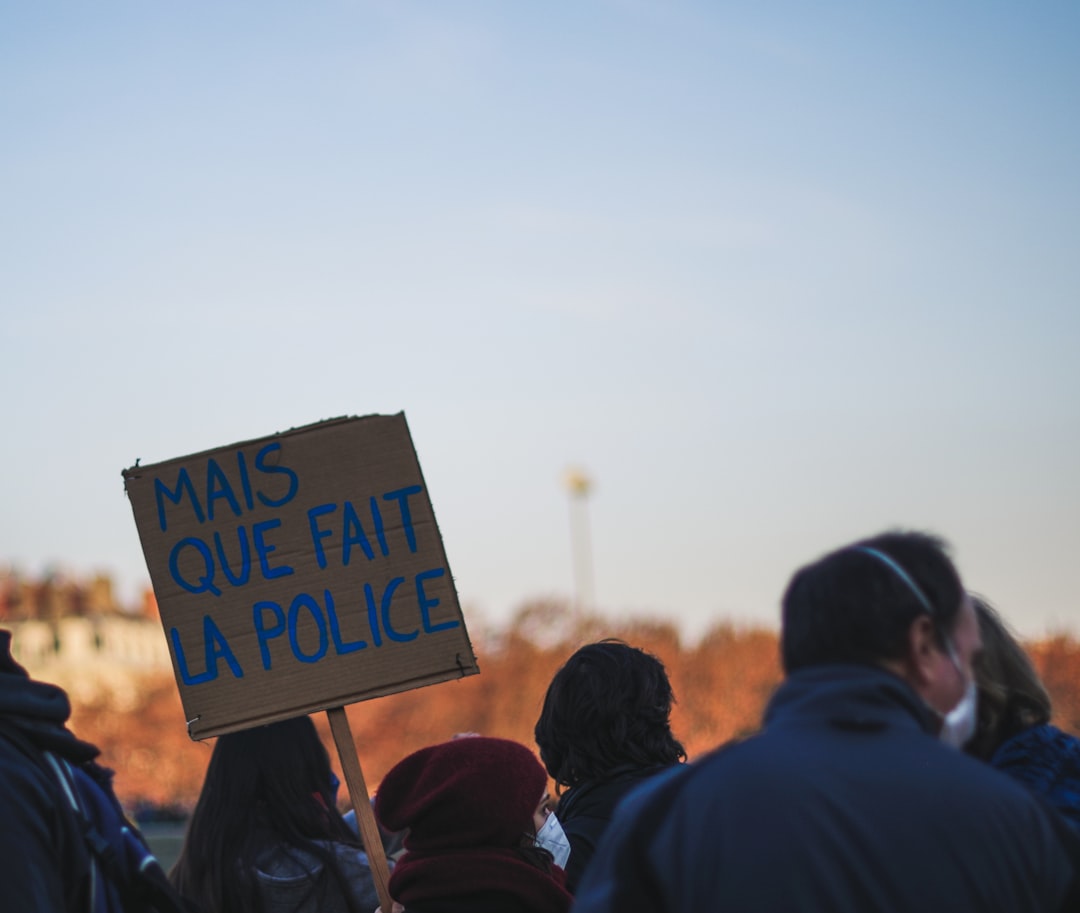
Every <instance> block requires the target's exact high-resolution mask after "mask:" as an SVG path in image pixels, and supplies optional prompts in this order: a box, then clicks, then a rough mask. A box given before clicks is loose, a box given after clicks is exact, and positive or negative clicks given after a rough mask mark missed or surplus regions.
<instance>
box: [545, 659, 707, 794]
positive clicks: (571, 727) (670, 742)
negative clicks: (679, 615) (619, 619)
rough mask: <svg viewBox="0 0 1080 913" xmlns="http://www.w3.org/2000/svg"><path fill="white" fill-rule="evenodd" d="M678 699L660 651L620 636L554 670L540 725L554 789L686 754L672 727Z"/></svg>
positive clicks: (675, 759) (664, 763)
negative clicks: (657, 654)
mask: <svg viewBox="0 0 1080 913" xmlns="http://www.w3.org/2000/svg"><path fill="white" fill-rule="evenodd" d="M674 702H675V696H674V694H673V693H672V690H671V683H670V682H669V681H668V677H667V672H666V670H665V669H664V664H663V663H662V662H660V660H658V659H657V658H656V657H655V656H652V655H651V654H649V653H646V652H645V651H644V650H639V649H638V648H637V647H631V646H630V645H629V644H625V643H623V642H622V641H618V640H604V641H601V642H599V643H595V644H588V645H587V646H584V647H582V648H581V649H580V650H578V651H577V652H576V653H575V654H574V655H573V656H571V657H570V658H569V659H568V660H567V661H566V664H565V665H564V666H563V667H562V668H561V669H560V670H559V671H558V672H556V673H555V677H554V678H553V679H552V680H551V684H550V685H549V686H548V690H547V694H546V695H545V696H544V706H543V709H542V710H541V711H540V719H538V720H537V722H536V728H535V730H534V735H535V737H536V744H537V745H538V746H539V747H540V758H541V760H542V761H543V762H544V766H545V767H546V768H547V771H548V773H549V774H551V776H552V778H553V779H554V780H555V785H556V789H559V788H561V787H564V786H570V787H573V786H576V785H577V784H579V783H582V782H584V781H585V780H594V779H603V778H604V777H606V776H610V775H611V774H612V773H613V772H615V771H616V770H617V769H618V768H622V767H630V768H646V767H659V766H667V765H671V764H676V763H678V762H679V761H680V760H681V759H683V758H685V757H686V750H685V749H684V748H683V747H682V745H681V744H680V743H679V741H678V740H677V739H676V738H675V736H674V735H672V733H671V724H670V717H671V706H672V704H673V703H674Z"/></svg>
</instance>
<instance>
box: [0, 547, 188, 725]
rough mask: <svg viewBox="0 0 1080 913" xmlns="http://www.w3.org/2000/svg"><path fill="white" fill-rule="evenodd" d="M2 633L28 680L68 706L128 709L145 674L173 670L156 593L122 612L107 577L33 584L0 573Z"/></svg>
mask: <svg viewBox="0 0 1080 913" xmlns="http://www.w3.org/2000/svg"><path fill="white" fill-rule="evenodd" d="M0 627H4V628H7V629H8V630H10V631H11V632H12V644H11V645H12V653H13V655H14V657H15V659H16V660H17V661H18V662H19V663H20V664H22V665H23V666H24V667H25V668H26V669H27V671H28V672H30V674H31V675H32V676H34V678H37V679H40V680H42V681H48V682H54V683H55V684H57V685H60V686H61V687H63V688H64V689H65V690H66V691H67V692H68V693H69V694H70V695H71V696H72V698H73V700H78V701H82V702H93V701H95V700H102V699H104V700H108V701H111V702H115V703H117V704H119V705H121V706H122V705H124V704H131V703H134V702H135V701H136V700H137V698H138V693H139V683H140V680H141V679H142V678H143V677H145V675H146V674H148V673H160V672H166V673H168V672H169V671H170V670H171V668H172V666H171V660H170V658H169V650H168V646H167V644H166V641H165V635H164V632H163V631H162V628H161V622H160V620H159V616H158V611H157V602H156V600H155V599H154V595H153V590H151V589H149V588H147V590H146V591H145V593H144V594H143V596H142V599H141V600H140V602H139V604H138V605H136V606H134V607H123V606H120V605H119V604H118V602H117V600H116V599H115V597H114V588H113V582H112V579H111V578H110V577H109V576H108V575H105V574H98V575H96V576H93V577H91V578H90V579H87V580H80V579H76V578H74V577H71V576H68V575H65V574H61V573H58V572H47V573H45V574H43V575H42V576H40V577H38V578H32V577H27V576H23V575H22V574H20V573H19V572H17V571H15V570H12V569H6V568H0Z"/></svg>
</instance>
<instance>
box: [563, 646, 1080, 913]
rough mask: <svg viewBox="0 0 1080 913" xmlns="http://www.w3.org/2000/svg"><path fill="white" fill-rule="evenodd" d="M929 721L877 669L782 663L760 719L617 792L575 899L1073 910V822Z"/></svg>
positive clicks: (909, 911) (999, 911) (855, 909)
mask: <svg viewBox="0 0 1080 913" xmlns="http://www.w3.org/2000/svg"><path fill="white" fill-rule="evenodd" d="M937 726H938V722H937V721H936V720H935V718H934V716H933V714H932V713H931V711H929V710H928V708H927V707H926V706H925V705H924V703H923V702H922V700H920V698H919V697H918V696H917V695H916V694H915V693H914V692H913V691H912V690H911V688H910V687H909V686H908V685H907V684H905V683H904V682H903V681H902V680H901V679H900V678H898V677H896V676H894V675H891V674H890V673H888V672H885V671H883V670H880V669H877V668H874V667H862V666H821V667H815V668H810V669H804V670H800V671H798V672H796V673H794V674H792V675H791V676H789V677H788V679H787V680H786V681H785V682H784V684H783V685H781V687H780V688H779V690H778V691H777V693H776V695H775V696H774V698H773V700H772V701H771V702H770V704H769V708H768V710H767V713H766V724H765V729H764V730H763V731H762V732H761V733H760V734H758V735H756V736H754V737H752V738H749V739H747V740H746V741H743V742H740V743H738V744H735V745H732V746H730V747H727V748H724V749H721V750H720V751H718V752H716V753H714V754H712V755H711V756H709V757H707V758H704V759H703V760H701V761H699V762H697V763H694V764H692V765H687V766H686V767H685V768H684V769H683V770H681V771H678V772H676V773H674V774H669V775H662V776H660V777H657V778H656V779H654V780H653V781H651V782H650V783H648V784H646V785H645V786H644V787H642V788H641V789H640V790H637V791H635V792H634V793H632V794H631V795H630V796H628V797H627V799H626V800H625V801H624V802H623V804H622V805H621V806H620V808H619V811H618V813H617V814H616V818H615V821H614V822H613V823H612V827H611V829H610V831H609V832H608V836H607V837H605V839H604V840H603V841H602V842H601V845H600V848H599V850H598V852H597V854H596V856H595V857H594V859H593V862H592V865H591V866H590V868H589V870H588V871H587V872H586V873H585V878H584V879H583V881H582V883H581V885H580V886H579V888H578V893H577V899H576V904H575V907H574V911H575V913H614V911H619V913H637V911H641V913H668V911H670V913H675V911H678V913H684V911H687V910H693V911H695V913H707V911H712V910H716V911H719V910H754V911H757V913H780V911H785V913H786V911H793V910H794V911H806V913H816V911H829V913H862V911H866V910H889V911H891V913H923V911H926V910H978V911H980V913H1025V911H1054V910H1064V909H1076V908H1077V907H1076V906H1075V904H1076V903H1077V900H1078V899H1080V894H1078V893H1077V891H1078V884H1077V877H1078V873H1080V847H1078V845H1077V840H1076V835H1075V834H1073V833H1072V831H1071V830H1070V828H1069V827H1068V826H1067V825H1065V824H1064V822H1062V821H1061V820H1060V819H1059V818H1058V816H1056V815H1054V814H1053V813H1052V812H1050V811H1049V810H1048V809H1047V808H1046V807H1045V806H1044V805H1043V804H1042V803H1041V802H1040V801H1039V800H1038V799H1037V798H1036V797H1035V796H1033V795H1032V794H1031V793H1030V792H1028V791H1027V790H1026V789H1024V788H1023V787H1021V786H1020V785H1019V784H1017V783H1015V782H1014V781H1012V780H1010V779H1009V778H1008V777H1005V776H1002V775H1001V774H1000V773H998V772H997V771H995V770H994V769H993V768H992V767H990V766H989V765H987V764H985V763H983V762H980V761H977V760H976V759H974V758H971V757H968V756H966V755H964V754H963V753H961V752H959V751H956V750H954V749H951V748H949V747H948V746H946V745H945V744H943V743H942V742H940V741H939V740H938V739H936V738H935V737H934V735H933V733H934V732H935V731H936V729H937Z"/></svg>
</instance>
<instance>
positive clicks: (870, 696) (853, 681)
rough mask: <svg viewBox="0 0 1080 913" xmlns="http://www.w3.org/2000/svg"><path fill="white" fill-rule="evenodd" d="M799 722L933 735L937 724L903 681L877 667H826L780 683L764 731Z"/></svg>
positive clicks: (921, 701)
mask: <svg viewBox="0 0 1080 913" xmlns="http://www.w3.org/2000/svg"><path fill="white" fill-rule="evenodd" d="M800 721H815V722H818V723H828V724H831V725H834V726H838V727H840V728H844V729H865V730H877V729H883V728H885V727H886V726H897V725H901V726H910V727H915V728H919V729H922V730H923V731H924V732H926V733H928V734H930V735H933V734H934V733H935V732H936V731H937V728H938V727H939V726H940V724H941V720H940V718H938V717H936V716H935V714H934V712H933V711H932V710H931V709H930V708H929V707H928V706H927V705H926V704H925V703H924V702H923V700H922V699H921V698H920V697H919V696H918V695H917V694H916V693H915V691H914V690H913V689H912V688H911V686H910V685H909V684H908V683H907V682H905V681H904V680H903V679H902V678H900V677H899V676H897V675H894V674H893V673H892V672H888V671H886V670H885V669H882V668H879V667H878V666H861V665H841V664H837V665H825V666H812V667H809V668H806V669H800V670H798V671H797V672H794V673H792V674H791V675H789V676H788V677H787V679H785V681H784V682H783V684H781V685H780V687H779V688H778V689H777V691H776V693H775V694H774V695H773V698H772V700H771V701H769V706H768V708H767V709H766V711H765V726H766V728H771V727H773V726H785V725H789V724H791V723H796V722H800Z"/></svg>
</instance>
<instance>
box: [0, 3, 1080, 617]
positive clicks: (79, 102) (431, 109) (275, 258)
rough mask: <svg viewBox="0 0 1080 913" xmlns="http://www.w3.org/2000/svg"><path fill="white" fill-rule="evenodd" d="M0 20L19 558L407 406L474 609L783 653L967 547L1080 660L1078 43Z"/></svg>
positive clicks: (560, 26) (3, 506)
mask: <svg viewBox="0 0 1080 913" xmlns="http://www.w3.org/2000/svg"><path fill="white" fill-rule="evenodd" d="M740 6H741V8H738V7H736V6H735V5H729V4H717V3H712V2H680V0H663V2H652V0H610V2H600V0H576V2H573V3H560V2H556V3H545V4H522V3H497V2H488V3H484V2H456V0H442V2H438V3H434V2H427V3H416V2H409V0H394V2H348V3H347V2H323V3H309V4H296V3H280V2H269V3H268V2H260V3H228V4H217V3H203V2H194V3H184V4H165V3H146V2H131V3H115V2H103V3H94V4H86V3H56V4H32V3H22V4H16V3H6V4H3V5H0V125H2V126H0V131H2V132H0V248H2V250H3V257H2V263H3V265H2V267H0V308H2V316H3V339H4V346H3V357H2V359H0V383H2V389H3V393H4V405H5V412H6V422H5V433H4V435H3V440H2V444H0V467H2V469H3V472H2V474H0V516H2V521H0V562H5V561H6V562H15V563H16V564H18V565H19V566H20V567H21V568H22V569H23V570H24V571H28V572H31V573H33V572H37V571H39V570H41V569H42V568H44V567H45V566H46V565H47V564H50V563H58V564H60V565H62V566H64V567H67V568H69V569H71V570H72V571H75V572H79V573H81V572H89V571H92V570H96V569H103V570H109V571H111V572H113V573H114V574H115V575H116V576H117V577H118V578H119V579H120V581H121V582H122V583H123V584H124V586H125V587H127V588H129V589H134V587H136V586H138V585H139V584H141V583H142V582H143V581H144V580H146V579H147V575H146V570H145V564H144V562H143V558H142V553H141V550H140V546H139V540H138V536H137V533H136V529H135V524H134V520H133V518H132V515H131V510H130V507H129V505H128V503H127V501H126V498H125V496H124V493H123V485H122V480H121V477H120V471H121V469H122V468H124V467H126V466H129V465H131V464H132V463H134V461H135V459H136V458H140V459H141V460H142V461H143V462H144V463H147V462H156V461H159V460H164V459H168V458H171V457H175V456H180V455H183V454H186V453H191V452H194V451H198V450H202V449H206V448H210V447H215V446H218V445H224V444H228V443H231V442H234V441H238V440H244V439H248V438H253V437H260V436H262V435H266V434H270V433H273V432H275V431H278V430H284V429H285V428H288V427H291V426H295V425H301V424H306V423H308V422H312V421H316V420H318V419H321V418H327V417H331V416H337V415H346V414H352V415H358V414H366V413H373V412H397V411H399V410H404V411H405V413H406V415H407V417H408V419H409V423H410V426H411V429H412V432H413V437H414V441H415V443H416V445H417V449H418V451H419V455H420V460H421V463H422V466H423V469H424V473H425V476H426V478H427V482H428V485H429V488H430V491H431V495H432V499H433V502H434V505H435V510H436V515H437V517H438V519H439V523H440V526H441V529H442V532H443V537H444V539H445V543H446V549H447V554H448V557H449V561H450V564H451V568H452V570H453V572H454V574H455V577H456V580H457V587H458V591H459V594H460V597H461V600H462V602H463V604H464V606H465V609H466V618H467V619H468V618H469V617H470V614H469V613H470V612H472V613H475V617H477V618H480V617H481V616H482V617H484V618H487V619H488V620H490V621H495V622H497V621H500V620H502V619H505V618H507V617H508V616H509V614H510V613H511V612H512V611H513V610H514V609H515V608H517V607H518V606H519V605H520V604H521V603H522V602H523V601H524V600H526V599H528V598H531V597H537V596H545V595H553V596H569V595H570V593H571V590H572V586H573V575H572V571H571V558H570V537H569V520H568V501H567V495H566V492H565V491H564V489H563V488H562V485H561V481H560V479H561V475H562V473H563V471H564V469H565V468H566V467H567V466H568V465H571V464H573V465H580V466H583V467H584V468H585V469H586V470H587V471H588V472H589V473H590V474H591V475H592V476H593V477H594V479H595V482H596V488H595V492H594V494H593V496H592V497H591V499H590V501H589V515H590V521H591V527H592V542H593V553H594V566H595V591H596V596H597V599H598V602H599V603H600V605H601V607H602V608H603V610H604V611H605V612H607V613H609V614H611V615H616V614H655V615H661V616H664V617H670V618H672V619H676V620H678V621H679V623H680V624H682V625H683V626H684V629H685V630H687V631H688V632H691V633H692V632H696V631H700V630H701V629H702V628H703V627H705V626H706V625H707V624H709V623H711V622H713V621H716V620H721V619H732V620H735V621H738V622H760V623H765V624H775V623H776V622H777V618H778V608H777V605H778V600H779V596H780V593H781V592H782V590H783V587H784V585H785V583H786V581H787V579H788V576H789V575H790V573H791V572H792V570H793V569H794V568H795V567H796V566H798V565H799V564H801V563H803V562H805V561H807V560H809V559H812V558H814V557H815V556H817V555H818V554H820V553H821V552H823V551H825V550H827V549H829V548H832V547H834V546H836V545H838V544H840V543H842V542H844V541H846V540H848V539H851V538H854V537H857V536H861V535H864V534H869V533H873V532H876V531H878V530H880V529H882V528H885V527H890V526H896V525H900V526H908V527H917V528H923V529H930V530H933V531H935V532H938V533H940V534H942V535H944V536H945V537H947V538H948V539H949V540H950V541H951V542H952V543H953V545H954V547H955V556H956V558H957V562H958V564H959V566H960V569H961V571H962V573H963V574H964V576H965V578H966V581H967V583H968V584H969V586H971V587H972V588H974V589H977V590H979V591H981V592H984V593H985V594H987V595H988V596H989V597H990V598H991V599H992V600H994V601H996V602H997V603H998V605H999V606H1000V608H1001V609H1002V610H1003V612H1004V613H1005V615H1006V616H1007V617H1008V618H1010V619H1011V620H1012V621H1013V622H1014V624H1016V625H1017V626H1018V628H1019V629H1020V630H1021V632H1022V633H1025V634H1030V635H1041V634H1044V633H1047V632H1050V631H1057V630H1062V629H1067V630H1071V631H1073V632H1074V633H1078V632H1080V600H1078V593H1080V355H1078V348H1080V345H1078V344H1080V54H1078V53H1077V48H1078V47H1080V6H1078V5H1077V4H1075V3H1072V2H1047V3H1041V4H1019V3H1012V2H1009V3H1005V2H993V0H990V2H959V3H950V4H936V3H923V2H919V3H908V4H866V3H858V2H850V3H830V2H821V3H814V4H804V3H760V4H743V5H740Z"/></svg>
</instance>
